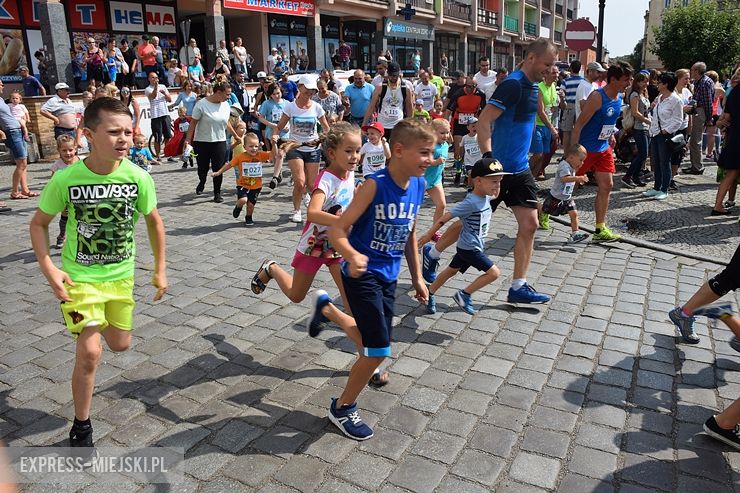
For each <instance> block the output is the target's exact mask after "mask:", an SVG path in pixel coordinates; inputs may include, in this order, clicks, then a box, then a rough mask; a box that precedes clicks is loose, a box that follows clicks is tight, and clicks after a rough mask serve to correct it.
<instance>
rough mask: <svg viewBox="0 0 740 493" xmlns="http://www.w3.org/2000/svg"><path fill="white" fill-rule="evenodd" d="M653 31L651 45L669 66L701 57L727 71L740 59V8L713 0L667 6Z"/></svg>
mask: <svg viewBox="0 0 740 493" xmlns="http://www.w3.org/2000/svg"><path fill="white" fill-rule="evenodd" d="M676 3H677V2H676ZM654 33H655V42H654V43H653V44H652V45H651V46H650V49H651V50H652V51H653V53H655V54H656V55H657V56H658V58H660V59H661V61H662V62H663V64H664V66H665V67H666V68H667V69H669V70H676V69H679V68H690V67H691V65H692V64H693V63H695V62H697V61H703V62H705V63H706V64H707V67H708V68H709V69H710V70H716V71H724V72H725V73H727V71H729V70H730V69H731V68H732V66H733V65H734V64H735V63H736V62H737V60H738V59H740V12H738V11H737V10H734V9H722V8H719V7H718V6H717V4H716V3H714V2H706V3H703V2H700V1H699V0H692V1H691V2H690V3H689V4H688V5H686V6H682V5H680V6H676V7H670V8H668V9H666V10H665V12H664V13H663V23H662V25H661V26H660V27H656V28H654Z"/></svg>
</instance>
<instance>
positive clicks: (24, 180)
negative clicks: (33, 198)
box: [19, 159, 30, 193]
mask: <svg viewBox="0 0 740 493" xmlns="http://www.w3.org/2000/svg"><path fill="white" fill-rule="evenodd" d="M19 161H21V160H20V159H19ZM22 161H23V165H22V166H21V169H20V191H21V192H23V193H27V192H29V191H30V190H29V189H28V159H23V160H22Z"/></svg>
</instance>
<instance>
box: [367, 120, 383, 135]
mask: <svg viewBox="0 0 740 493" xmlns="http://www.w3.org/2000/svg"><path fill="white" fill-rule="evenodd" d="M370 128H374V129H375V130H377V131H378V132H380V134H381V135H383V134H384V133H385V128H384V127H383V124H382V123H380V122H372V123H371V124H370V125H364V126H363V127H362V131H363V132H367V131H368V129H370Z"/></svg>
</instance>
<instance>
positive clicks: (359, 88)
mask: <svg viewBox="0 0 740 493" xmlns="http://www.w3.org/2000/svg"><path fill="white" fill-rule="evenodd" d="M374 89H375V88H374V87H373V86H372V85H371V84H368V83H367V82H365V72H363V71H362V70H359V69H358V70H355V73H354V82H353V83H352V84H350V85H349V86H347V88H346V89H345V90H344V96H345V100H344V102H345V105H346V102H347V101H349V111H350V117H349V121H350V122H351V123H354V124H355V125H362V124H363V121H362V120H363V118H364V117H365V112H366V111H367V106H368V105H369V104H370V100H371V99H372V97H373V90H374Z"/></svg>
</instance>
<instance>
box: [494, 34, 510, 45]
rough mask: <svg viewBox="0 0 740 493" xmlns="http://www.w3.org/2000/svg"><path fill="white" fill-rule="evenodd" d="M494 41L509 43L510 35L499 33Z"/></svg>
mask: <svg viewBox="0 0 740 493" xmlns="http://www.w3.org/2000/svg"><path fill="white" fill-rule="evenodd" d="M496 41H500V42H502V43H511V36H508V35H506V34H499V35H498V36H496Z"/></svg>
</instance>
